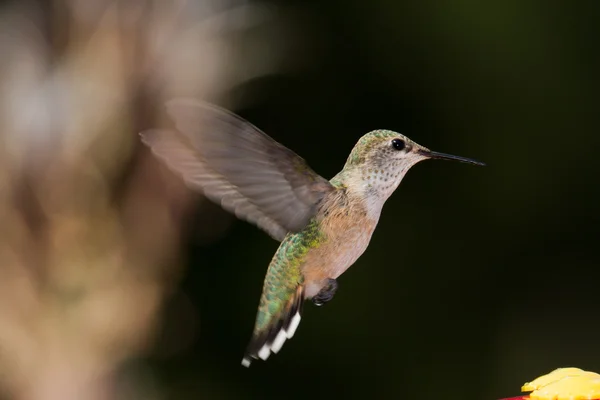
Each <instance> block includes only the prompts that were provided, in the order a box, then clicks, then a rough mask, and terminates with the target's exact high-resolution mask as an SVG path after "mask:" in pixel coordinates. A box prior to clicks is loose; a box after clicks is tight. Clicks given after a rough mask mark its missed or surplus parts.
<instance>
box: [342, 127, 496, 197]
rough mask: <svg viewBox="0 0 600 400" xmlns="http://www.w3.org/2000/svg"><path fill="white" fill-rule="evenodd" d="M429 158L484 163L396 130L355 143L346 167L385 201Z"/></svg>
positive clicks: (368, 190)
mask: <svg viewBox="0 0 600 400" xmlns="http://www.w3.org/2000/svg"><path fill="white" fill-rule="evenodd" d="M430 158H431V159H441V160H455V161H460V162H464V163H469V164H475V165H485V164H483V163H481V162H479V161H475V160H472V159H469V158H464V157H458V156H453V155H450V154H444V153H438V152H435V151H431V150H429V149H428V148H426V147H424V146H421V145H420V144H418V143H416V142H414V141H412V140H410V139H409V138H407V137H406V136H404V135H401V134H399V133H397V132H393V131H389V130H375V131H372V132H369V133H367V134H366V135H364V136H363V137H362V138H360V140H359V141H358V143H356V145H355V146H354V148H353V149H352V152H351V153H350V156H349V157H348V160H347V161H346V165H345V167H344V170H346V171H354V173H353V174H352V175H354V177H355V179H357V180H359V182H360V186H362V187H363V188H364V189H366V192H367V193H368V194H369V195H376V197H379V198H381V199H383V200H385V199H387V198H388V197H389V196H390V195H391V194H392V193H393V192H394V190H396V188H397V187H398V185H399V184H400V182H401V181H402V178H404V175H405V174H406V172H408V170H409V169H410V168H411V167H412V166H413V165H415V164H416V163H418V162H419V161H423V160H427V159H430Z"/></svg>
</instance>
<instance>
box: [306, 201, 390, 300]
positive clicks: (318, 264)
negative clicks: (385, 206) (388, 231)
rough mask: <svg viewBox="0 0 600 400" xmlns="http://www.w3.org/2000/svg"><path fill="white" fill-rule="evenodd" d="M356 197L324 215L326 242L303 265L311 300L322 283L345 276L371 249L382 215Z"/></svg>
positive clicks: (336, 203) (334, 203) (335, 203)
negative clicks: (372, 237) (374, 232)
mask: <svg viewBox="0 0 600 400" xmlns="http://www.w3.org/2000/svg"><path fill="white" fill-rule="evenodd" d="M373 211H374V210H370V209H368V205H367V204H366V203H365V202H364V201H362V199H360V200H359V199H357V198H353V197H351V196H350V197H348V196H346V195H345V197H338V198H335V199H333V200H332V202H331V204H329V205H328V207H327V208H326V209H325V211H324V212H323V219H322V220H321V224H320V229H321V231H322V232H323V235H324V240H323V241H322V243H321V245H320V246H318V247H316V248H314V249H311V250H310V252H309V254H307V257H306V259H305V262H304V263H303V265H302V267H301V268H302V272H303V274H304V277H305V280H306V283H307V285H306V294H307V297H311V296H313V295H315V294H316V293H317V292H318V291H319V290H320V288H321V283H322V282H323V281H324V280H326V279H328V278H332V279H336V278H338V277H339V276H340V275H341V274H343V273H344V272H345V271H346V270H347V269H348V268H349V267H350V266H351V265H352V264H354V262H355V261H356V260H357V259H358V258H359V257H360V256H361V255H362V254H363V253H364V251H365V250H366V249H367V247H368V245H369V242H370V241H371V236H372V235H373V231H374V230H375V227H376V226H377V222H378V220H379V212H378V211H377V212H373Z"/></svg>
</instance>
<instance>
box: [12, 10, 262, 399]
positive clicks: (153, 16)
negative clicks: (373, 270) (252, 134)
mask: <svg viewBox="0 0 600 400" xmlns="http://www.w3.org/2000/svg"><path fill="white" fill-rule="evenodd" d="M267 11H268V10H266V9H264V8H261V7H258V6H256V5H251V4H249V3H245V2H241V3H236V2H234V1H228V2H218V1H183V0H179V1H98V0H96V1H87V0H85V1H84V0H70V1H67V0H63V1H46V2H41V1H40V2H34V1H23V2H13V3H10V4H9V5H8V6H4V7H3V8H1V9H0V52H1V54H2V58H1V59H0V224H1V225H0V226H1V227H2V229H0V238H1V239H0V384H1V385H2V389H3V392H4V393H5V394H6V395H7V397H9V398H19V399H61V400H62V399H65V400H67V399H78V400H79V399H110V398H115V397H116V396H120V397H119V398H123V394H122V393H121V394H119V393H118V388H117V387H116V386H115V382H114V380H113V377H114V373H115V371H116V369H117V368H118V367H119V365H120V363H121V362H122V361H124V360H127V359H130V358H132V357H135V356H136V355H139V354H141V352H143V351H144V350H146V349H148V346H149V344H151V343H152V338H153V334H154V333H155V330H156V327H157V325H158V323H159V322H160V321H159V319H160V311H161V304H162V303H163V300H164V299H165V298H166V296H168V295H169V294H170V293H171V292H172V291H173V290H175V289H176V284H177V281H178V277H179V275H180V266H181V264H182V261H183V260H181V259H180V257H179V256H178V255H179V253H180V242H181V234H182V229H181V225H182V220H183V217H184V216H186V215H187V214H189V212H190V205H191V204H192V201H191V200H192V198H191V194H190V192H189V191H188V190H187V189H186V188H185V187H184V186H183V184H181V183H180V182H179V181H178V180H177V179H174V177H173V176H172V175H169V173H168V172H166V171H165V169H164V168H163V167H161V166H160V165H159V164H158V162H157V161H156V160H155V159H154V158H153V157H151V156H150V154H149V152H148V151H147V150H146V149H145V148H142V146H140V144H139V140H138V135H137V132H138V131H140V130H142V129H144V128H148V127H151V126H157V125H160V124H163V123H165V121H159V120H158V118H159V117H158V116H160V113H158V112H157V110H160V105H161V104H162V103H163V101H164V100H165V99H167V98H169V97H171V96H175V95H186V96H194V97H198V98H202V97H204V98H211V99H221V100H223V99H225V98H226V97H227V96H226V92H227V90H229V89H230V88H232V87H233V86H235V85H237V84H239V83H241V82H243V81H245V80H247V79H250V78H252V77H256V76H259V75H261V74H264V73H266V72H267V71H268V70H269V69H270V68H272V65H271V64H272V63H271V62H270V61H269V59H268V57H264V55H263V56H261V57H260V60H258V59H257V60H254V59H250V60H244V63H243V67H244V68H241V67H240V65H241V64H240V62H239V61H240V60H239V59H237V58H236V52H235V49H234V48H232V46H231V44H230V42H231V40H230V39H231V35H232V34H233V35H235V34H236V33H237V34H239V33H240V32H243V31H244V30H245V29H247V28H249V27H252V26H256V25H257V24H258V25H260V24H262V23H264V22H265V21H268V19H269V15H270V13H269V12H267ZM224 223H225V222H224ZM216 231H218V229H216ZM130 396H133V397H131V398H137V397H136V395H131V394H130ZM144 396H145V397H144V398H148V394H147V393H146V394H145V395H144ZM153 396H154V397H156V398H158V397H159V393H156V394H154V395H153Z"/></svg>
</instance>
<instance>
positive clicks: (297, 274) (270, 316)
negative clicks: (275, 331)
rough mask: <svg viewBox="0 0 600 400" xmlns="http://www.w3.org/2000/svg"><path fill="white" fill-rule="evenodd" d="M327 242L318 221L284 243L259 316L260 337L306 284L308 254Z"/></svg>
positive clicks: (269, 276)
mask: <svg viewBox="0 0 600 400" xmlns="http://www.w3.org/2000/svg"><path fill="white" fill-rule="evenodd" d="M324 239H325V237H324V235H323V232H322V231H321V230H320V228H319V223H318V222H317V220H316V218H313V219H312V220H311V221H310V223H309V224H308V225H307V227H306V228H305V229H304V230H302V231H301V232H298V233H289V234H288V235H287V236H286V237H285V238H284V239H283V241H282V242H281V245H280V246H279V248H278V249H277V252H276V253H275V255H274V256H273V259H272V260H271V263H270V264H269V268H268V270H267V276H266V278H265V283H264V287H263V293H262V296H261V298H260V305H259V308H258V313H257V315H256V326H255V329H254V330H255V332H256V333H259V332H262V331H264V330H265V329H268V328H269V327H270V324H271V323H272V322H273V320H274V319H276V318H277V317H278V316H279V315H280V314H281V313H283V312H285V309H286V307H287V306H288V303H289V302H290V299H292V298H293V297H294V295H295V293H296V290H297V289H298V286H300V285H302V284H303V283H304V277H303V275H302V271H301V266H302V263H303V262H304V258H305V256H306V254H307V253H308V251H309V250H310V249H313V248H316V247H318V246H320V245H321V243H322V242H323V240H324Z"/></svg>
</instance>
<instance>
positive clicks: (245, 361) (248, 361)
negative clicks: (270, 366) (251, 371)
mask: <svg viewBox="0 0 600 400" xmlns="http://www.w3.org/2000/svg"><path fill="white" fill-rule="evenodd" d="M250 364H252V359H250V358H249V357H244V358H242V366H243V367H246V368H248V367H249V366H250Z"/></svg>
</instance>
